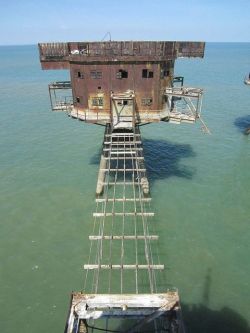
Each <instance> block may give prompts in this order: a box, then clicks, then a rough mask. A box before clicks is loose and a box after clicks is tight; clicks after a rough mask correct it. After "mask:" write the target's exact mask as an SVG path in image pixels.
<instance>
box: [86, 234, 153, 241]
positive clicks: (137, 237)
mask: <svg viewBox="0 0 250 333" xmlns="http://www.w3.org/2000/svg"><path fill="white" fill-rule="evenodd" d="M100 239H104V240H123V239H124V240H145V239H149V240H158V239H159V236H157V235H147V236H144V235H124V236H117V235H111V236H109V235H108V236H107V235H105V236H99V235H98V236H89V240H100Z"/></svg>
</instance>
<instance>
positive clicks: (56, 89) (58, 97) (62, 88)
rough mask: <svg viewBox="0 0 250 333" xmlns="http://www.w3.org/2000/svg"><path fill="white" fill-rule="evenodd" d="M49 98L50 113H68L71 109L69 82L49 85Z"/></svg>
mask: <svg viewBox="0 0 250 333" xmlns="http://www.w3.org/2000/svg"><path fill="white" fill-rule="evenodd" d="M49 97H50V105H51V110H52V111H66V112H68V113H69V112H70V111H71V110H72V108H73V98H72V87H71V82H70V81H57V82H52V83H50V84H49Z"/></svg>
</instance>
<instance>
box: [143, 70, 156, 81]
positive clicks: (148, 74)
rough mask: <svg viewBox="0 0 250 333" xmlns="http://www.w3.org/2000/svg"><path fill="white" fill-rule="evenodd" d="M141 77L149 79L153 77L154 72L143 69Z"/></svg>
mask: <svg viewBox="0 0 250 333" xmlns="http://www.w3.org/2000/svg"><path fill="white" fill-rule="evenodd" d="M142 77H143V78H144V79H151V78H153V77H154V72H153V71H150V70H148V69H143V70H142Z"/></svg>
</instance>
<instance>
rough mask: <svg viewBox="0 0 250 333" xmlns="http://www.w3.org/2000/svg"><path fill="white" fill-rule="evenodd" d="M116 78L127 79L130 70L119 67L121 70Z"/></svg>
mask: <svg viewBox="0 0 250 333" xmlns="http://www.w3.org/2000/svg"><path fill="white" fill-rule="evenodd" d="M116 78H117V79H127V78H128V72H127V71H125V70H123V69H119V71H118V72H117V73H116Z"/></svg>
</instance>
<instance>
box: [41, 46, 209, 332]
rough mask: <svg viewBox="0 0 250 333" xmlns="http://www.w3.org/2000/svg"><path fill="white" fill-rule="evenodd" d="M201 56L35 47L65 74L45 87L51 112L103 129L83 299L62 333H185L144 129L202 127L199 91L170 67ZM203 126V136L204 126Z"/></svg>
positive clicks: (200, 49)
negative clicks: (163, 256)
mask: <svg viewBox="0 0 250 333" xmlns="http://www.w3.org/2000/svg"><path fill="white" fill-rule="evenodd" d="M204 47H205V44H204V43H203V42H166V41H162V42H145V41H136V42H134V41H129V42H127V41H120V42H117V41H116V42H115V41H109V42H69V43H41V44H39V51H40V61H41V65H42V68H43V69H48V70H50V69H68V70H70V77H71V81H67V82H53V83H51V84H49V93H50V101H51V108H52V110H53V111H65V112H66V113H67V114H68V116H69V117H71V118H74V119H78V120H81V121H85V122H87V123H94V124H98V125H103V126H105V132H104V138H103V146H102V147H103V148H102V154H101V158H100V168H99V174H98V180H97V187H96V199H95V201H96V210H95V212H94V213H93V219H94V221H93V233H92V235H90V236H89V240H90V253H89V260H88V263H87V264H85V265H84V269H85V271H86V277H85V283H84V292H80V293H79V292H78V293H72V297H71V303H70V310H69V315H68V319H67V323H66V327H65V333H80V332H81V333H82V332H98V331H105V332H130V333H132V332H159V333H160V332H166V331H167V332H171V333H177V332H178V333H181V332H184V329H183V324H182V320H181V309H180V301H179V295H178V292H177V291H176V290H169V289H167V288H166V285H165V284H164V275H163V274H164V273H163V270H164V265H162V264H160V262H159V256H158V254H157V240H158V238H159V236H158V235H157V234H155V233H154V228H153V223H152V218H153V217H154V212H153V211H152V208H151V197H150V188H149V182H148V178H147V171H146V168H145V164H144V155H143V145H142V139H141V135H140V126H141V125H145V124H149V123H152V122H159V121H164V122H169V123H178V124H180V123H182V122H186V123H194V122H195V121H196V120H201V107H202V95H203V91H202V89H200V88H193V87H186V86H184V84H183V82H184V78H183V77H175V76H174V62H175V59H176V58H178V57H200V58H202V57H203V56H204ZM202 127H203V129H205V130H207V131H208V129H207V127H206V126H205V124H204V122H202ZM162 280H163V282H162ZM160 285H163V290H161V291H159V289H160V288H159V286H160Z"/></svg>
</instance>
